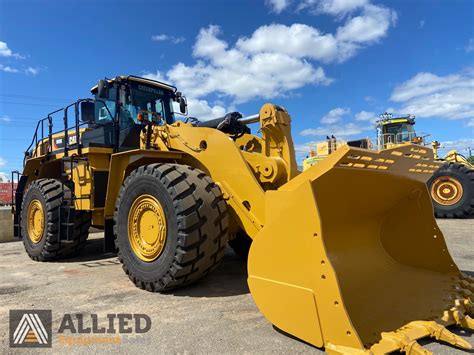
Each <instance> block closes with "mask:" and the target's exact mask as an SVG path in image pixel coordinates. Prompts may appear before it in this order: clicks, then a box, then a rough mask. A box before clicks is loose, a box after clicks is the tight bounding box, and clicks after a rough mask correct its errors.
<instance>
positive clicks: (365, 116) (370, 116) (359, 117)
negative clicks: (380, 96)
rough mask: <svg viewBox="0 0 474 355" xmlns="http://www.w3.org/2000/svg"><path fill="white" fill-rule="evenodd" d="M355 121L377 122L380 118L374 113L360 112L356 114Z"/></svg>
mask: <svg viewBox="0 0 474 355" xmlns="http://www.w3.org/2000/svg"><path fill="white" fill-rule="evenodd" d="M355 119H356V121H369V122H375V121H377V119H378V117H377V115H376V114H375V113H374V112H368V111H360V112H358V113H356V114H355Z"/></svg>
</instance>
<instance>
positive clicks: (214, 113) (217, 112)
mask: <svg viewBox="0 0 474 355" xmlns="http://www.w3.org/2000/svg"><path fill="white" fill-rule="evenodd" d="M188 112H189V116H190V117H195V118H197V119H199V120H204V121H205V120H209V119H211V118H218V117H222V116H224V115H225V114H226V112H227V111H226V108H225V107H223V106H221V105H209V103H208V102H207V101H206V100H198V99H189V100H188Z"/></svg>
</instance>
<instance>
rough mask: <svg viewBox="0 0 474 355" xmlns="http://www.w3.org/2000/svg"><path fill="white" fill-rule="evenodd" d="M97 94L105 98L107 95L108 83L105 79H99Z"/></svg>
mask: <svg viewBox="0 0 474 355" xmlns="http://www.w3.org/2000/svg"><path fill="white" fill-rule="evenodd" d="M97 96H99V97H100V98H101V99H107V98H108V97H109V83H108V82H107V80H99V83H98V84H97Z"/></svg>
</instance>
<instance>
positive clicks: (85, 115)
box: [80, 101, 95, 123]
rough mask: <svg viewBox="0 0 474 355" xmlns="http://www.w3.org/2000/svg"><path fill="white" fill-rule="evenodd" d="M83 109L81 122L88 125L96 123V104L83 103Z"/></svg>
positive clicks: (81, 105) (90, 102)
mask: <svg viewBox="0 0 474 355" xmlns="http://www.w3.org/2000/svg"><path fill="white" fill-rule="evenodd" d="M80 107H81V121H82V122H86V123H94V122H95V104H94V102H92V101H82V102H81V104H80Z"/></svg>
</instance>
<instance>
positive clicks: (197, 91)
mask: <svg viewBox="0 0 474 355" xmlns="http://www.w3.org/2000/svg"><path fill="white" fill-rule="evenodd" d="M219 33H220V29H219V27H217V26H210V27H208V28H205V29H201V31H200V32H199V35H198V37H197V40H196V43H195V45H194V49H193V55H194V56H195V57H196V58H198V60H197V62H196V64H194V65H192V66H188V65H185V64H183V63H178V64H176V65H175V66H174V67H172V68H171V69H170V70H169V71H168V72H167V73H166V78H167V81H171V82H172V83H174V84H175V85H177V87H179V88H180V90H182V91H183V92H185V93H186V94H187V95H189V96H190V97H193V98H199V97H203V96H205V95H208V94H210V93H217V94H220V95H225V96H228V97H231V98H232V99H233V100H234V101H235V102H236V103H241V102H246V101H249V100H252V99H255V98H274V97H277V96H280V95H282V94H284V93H286V92H288V91H291V90H294V89H298V88H300V87H302V86H304V85H307V84H314V85H317V84H320V85H326V84H328V83H330V79H328V78H327V77H326V75H325V73H324V70H323V69H322V68H321V67H317V68H316V67H313V65H312V64H310V63H309V62H307V61H306V60H305V59H300V58H295V57H292V56H290V55H288V54H286V53H280V52H261V53H257V54H253V53H247V52H245V51H242V50H240V49H239V48H237V47H229V44H228V43H227V42H226V41H224V40H222V39H220V38H218V35H219Z"/></svg>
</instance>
